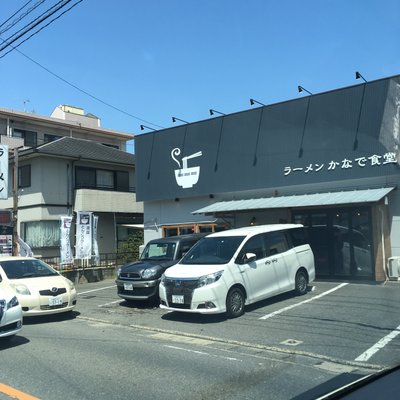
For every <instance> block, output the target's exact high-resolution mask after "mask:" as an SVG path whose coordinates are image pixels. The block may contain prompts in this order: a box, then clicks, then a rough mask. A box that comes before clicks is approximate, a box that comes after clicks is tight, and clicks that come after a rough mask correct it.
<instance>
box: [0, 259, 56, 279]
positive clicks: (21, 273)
mask: <svg viewBox="0 0 400 400" xmlns="http://www.w3.org/2000/svg"><path fill="white" fill-rule="evenodd" d="M0 265H1V267H2V268H3V270H4V272H5V274H6V275H7V277H8V279H23V278H40V277H42V276H53V275H58V273H57V272H56V271H55V270H54V269H53V268H51V267H50V266H49V265H47V264H46V263H44V262H43V261H40V260H9V261H0Z"/></svg>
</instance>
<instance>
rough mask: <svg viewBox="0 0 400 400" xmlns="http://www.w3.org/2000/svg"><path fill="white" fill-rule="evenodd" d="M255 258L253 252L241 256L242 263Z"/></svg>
mask: <svg viewBox="0 0 400 400" xmlns="http://www.w3.org/2000/svg"><path fill="white" fill-rule="evenodd" d="M256 258H257V256H256V255H255V253H246V254H245V255H244V256H243V263H244V264H246V263H249V262H252V261H255V259H256Z"/></svg>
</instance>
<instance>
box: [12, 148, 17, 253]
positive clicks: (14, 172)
mask: <svg viewBox="0 0 400 400" xmlns="http://www.w3.org/2000/svg"><path fill="white" fill-rule="evenodd" d="M12 252H13V256H17V255H18V148H17V147H15V148H14V162H13V250H12Z"/></svg>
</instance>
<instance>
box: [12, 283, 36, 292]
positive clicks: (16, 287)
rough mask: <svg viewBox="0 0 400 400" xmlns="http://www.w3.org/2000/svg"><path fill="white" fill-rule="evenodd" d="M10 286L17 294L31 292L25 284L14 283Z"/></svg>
mask: <svg viewBox="0 0 400 400" xmlns="http://www.w3.org/2000/svg"><path fill="white" fill-rule="evenodd" d="M12 287H13V289H14V290H15V291H16V292H17V293H18V294H25V295H30V294H31V292H30V291H29V289H28V286H26V285H23V284H16V283H15V284H14V285H12Z"/></svg>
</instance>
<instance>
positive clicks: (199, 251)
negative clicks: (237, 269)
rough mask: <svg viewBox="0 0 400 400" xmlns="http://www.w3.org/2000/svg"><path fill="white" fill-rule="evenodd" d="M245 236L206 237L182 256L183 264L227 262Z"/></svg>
mask: <svg viewBox="0 0 400 400" xmlns="http://www.w3.org/2000/svg"><path fill="white" fill-rule="evenodd" d="M244 238H245V236H221V237H206V238H203V239H201V240H200V241H199V242H198V243H197V244H196V245H195V246H194V247H192V249H191V250H189V252H188V253H187V254H186V255H185V256H184V257H183V258H182V261H181V264H203V265H208V264H226V263H227V262H228V261H229V260H231V258H232V257H233V255H234V254H235V251H236V250H237V249H238V247H239V245H240V244H241V243H242V242H243V239H244Z"/></svg>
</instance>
